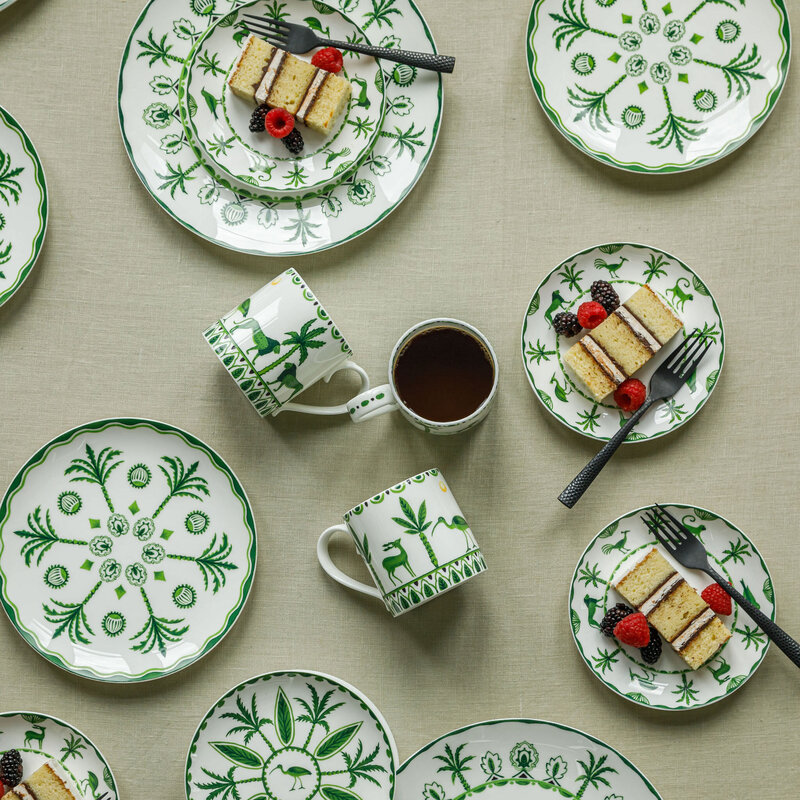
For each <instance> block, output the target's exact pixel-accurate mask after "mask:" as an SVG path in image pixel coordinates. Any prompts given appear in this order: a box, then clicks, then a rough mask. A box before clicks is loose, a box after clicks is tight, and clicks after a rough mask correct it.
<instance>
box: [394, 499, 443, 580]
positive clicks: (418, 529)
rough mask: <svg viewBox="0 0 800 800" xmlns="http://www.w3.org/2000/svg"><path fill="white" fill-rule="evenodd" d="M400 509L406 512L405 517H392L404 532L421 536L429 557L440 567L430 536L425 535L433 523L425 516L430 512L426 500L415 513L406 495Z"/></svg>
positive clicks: (401, 501)
mask: <svg viewBox="0 0 800 800" xmlns="http://www.w3.org/2000/svg"><path fill="white" fill-rule="evenodd" d="M400 509H401V510H402V512H403V514H405V519H403V518H402V517H392V519H393V520H394V521H395V522H396V523H397V524H398V525H400V526H401V527H402V528H403V529H404V530H403V532H404V533H407V534H409V535H411V536H418V537H419V540H420V541H421V542H422V545H423V547H424V548H425V551H426V552H427V554H428V558H430V560H431V564H433V566H434V567H438V566H439V561H438V560H437V558H436V554H435V553H434V552H433V548H432V547H431V543H430V542H429V541H428V537H427V536H426V535H425V531H426V530H428V528H430V527H431V525H433V523H432V522H430V521H428V522H426V521H425V517H426V516H427V513H428V510H427V507H426V505H425V501H424V500H423V501H422V503H421V504H420V507H419V511H418V512H417V513H416V514H415V513H414V509H413V508H411V504H410V503H409V502H408V500H406V499H405V497H401V498H400Z"/></svg>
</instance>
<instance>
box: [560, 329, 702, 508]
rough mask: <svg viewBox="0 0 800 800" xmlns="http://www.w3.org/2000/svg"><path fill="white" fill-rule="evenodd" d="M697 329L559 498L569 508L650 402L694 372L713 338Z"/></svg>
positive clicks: (666, 394) (675, 388) (663, 397)
mask: <svg viewBox="0 0 800 800" xmlns="http://www.w3.org/2000/svg"><path fill="white" fill-rule="evenodd" d="M698 333H699V332H698V330H697V328H695V329H694V330H693V331H692V332H691V333H690V334H689V335H688V336H687V337H686V338H685V339H684V340H683V342H682V343H681V345H680V346H679V347H677V348H675V350H674V351H673V352H672V353H670V354H669V355H668V356H667V357H666V359H665V360H664V362H663V363H662V364H661V366H660V367H659V368H658V369H657V370H656V371H655V373H653V377H652V378H651V379H650V389H649V391H648V393H647V400H645V401H644V403H643V404H642V405H641V406H640V408H638V409H637V410H636V412H635V413H634V414H633V416H632V417H631V418H630V419H629V420H628V421H627V422H626V423H625V424H624V425H623V426H622V427H621V428H620V429H619V430H618V431H617V432H616V433H615V434H614V435H613V436H612V437H611V438H610V439H609V440H608V442H606V444H605V446H604V447H603V449H602V450H601V451H600V452H599V453H598V454H597V455H596V456H595V457H594V458H593V459H592V460H591V461H590V462H589V463H588V464H587V465H586V466H585V467H584V468H583V469H582V470H581V471H580V472H579V473H578V474H577V475H576V476H575V478H573V480H572V481H571V482H570V484H569V486H567V488H566V489H564V491H563V492H561V494H560V495H559V496H558V499H559V500H560V501H561V502H562V503H563V504H564V505H565V506H566V507H567V508H572V507H573V506H574V505H575V503H577V502H578V500H580V499H581V497H583V493H584V492H585V491H586V490H587V489H588V488H589V487H590V486H591V485H592V481H594V479H595V478H596V477H597V476H598V475H599V474H600V471H601V470H602V469H603V467H604V466H605V465H606V464H607V463H608V460H609V459H610V458H611V456H613V455H614V453H616V452H617V448H618V447H619V446H620V445H621V444H622V443H623V442H624V441H625V439H626V438H627V436H628V434H629V433H630V432H631V431H632V430H633V428H634V427H635V425H636V423H637V422H639V420H640V419H641V418H642V417H643V416H644V415H645V414H646V413H647V410H648V409H649V408H650V406H652V405H653V403H657V402H658V401H659V400H666V398H668V397H672V395H674V394H675V393H676V392H677V391H678V389H680V388H681V386H683V384H684V383H686V381H688V380H689V378H690V377H691V376H692V373H693V372H694V371H695V370H696V369H697V367H698V365H699V364H700V362H701V361H702V360H703V356H705V354H706V353H707V352H708V349H709V348H710V347H711V345H712V344H713V340H712V339H709V338H706V337H703V336H699V335H698Z"/></svg>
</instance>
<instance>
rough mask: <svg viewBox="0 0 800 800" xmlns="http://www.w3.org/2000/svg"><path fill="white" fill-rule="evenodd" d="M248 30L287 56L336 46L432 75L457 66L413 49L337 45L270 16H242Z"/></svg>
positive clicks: (342, 43) (300, 26)
mask: <svg viewBox="0 0 800 800" xmlns="http://www.w3.org/2000/svg"><path fill="white" fill-rule="evenodd" d="M244 18H245V19H246V20H247V23H246V24H247V27H248V28H249V30H250V32H251V33H257V34H258V35H259V36H263V37H264V38H265V39H266V40H267V41H268V42H269V43H270V44H271V45H273V46H274V47H279V48H280V49H281V50H288V51H289V52H290V53H307V52H308V51H309V50H313V49H314V48H315V47H336V48H338V49H339V50H349V51H350V52H355V53H365V54H366V55H368V56H375V57H376V58H385V59H386V60H387V61H396V62H397V63H398V64H408V65H410V66H412V67H419V68H420V69H429V70H433V72H452V71H453V67H455V65H456V60H455V58H454V57H453V56H440V55H438V54H436V53H417V52H414V51H412V50H397V49H395V48H393V47H374V46H373V45H370V44H358V43H356V42H339V41H336V40H335V39H323V38H322V37H321V36H317V34H316V33H314V31H312V30H311V28H308V27H306V26H305V25H298V24H297V23H294V22H285V21H284V20H282V19H272V18H269V17H255V16H253V15H252V14H245V15H244Z"/></svg>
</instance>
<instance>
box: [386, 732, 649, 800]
mask: <svg viewBox="0 0 800 800" xmlns="http://www.w3.org/2000/svg"><path fill="white" fill-rule="evenodd" d="M397 794H398V796H399V797H400V798H402V800H467V798H470V797H485V798H487V799H488V800H512V799H513V800H552V799H553V798H556V797H566V798H570V797H571V798H575V799H576V800H577V798H584V800H653V799H654V798H655V800H661V795H660V794H659V793H658V792H657V791H656V790H655V788H654V787H653V785H652V784H651V783H650V781H648V780H647V778H645V776H644V775H642V773H641V772H639V770H638V769H636V767H635V766H634V765H633V764H631V762H630V761H628V759H627V758H625V756H623V755H622V754H621V753H618V752H617V751H616V750H614V748H613V747H610V746H609V745H607V744H605V742H601V741H600V740H599V739H595V738H594V736H590V735H589V734H588V733H583V732H582V731H579V730H576V729H575V728H570V727H568V726H566V725H559V724H558V723H557V722H546V721H545V720H540V719H494V720H489V721H488V722H477V723H475V724H474V725H468V726H467V727H465V728H460V729H459V730H455V731H452V732H451V733H448V734H446V735H444V736H440V737H439V738H438V739H436V740H434V741H433V742H431V743H430V744H428V745H426V746H425V747H423V748H422V749H421V750H418V751H417V752H416V753H414V755H413V756H411V758H409V759H408V760H407V761H405V762H404V763H403V765H402V766H401V767H400V770H399V771H398V773H397Z"/></svg>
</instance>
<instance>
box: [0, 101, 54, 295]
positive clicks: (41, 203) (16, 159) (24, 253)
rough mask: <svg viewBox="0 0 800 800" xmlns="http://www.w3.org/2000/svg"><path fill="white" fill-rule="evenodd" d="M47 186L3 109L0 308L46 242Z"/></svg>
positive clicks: (0, 124) (0, 138) (35, 158)
mask: <svg viewBox="0 0 800 800" xmlns="http://www.w3.org/2000/svg"><path fill="white" fill-rule="evenodd" d="M47 209H48V198H47V183H46V182H45V178H44V170H43V169H42V162H41V161H40V160H39V155H38V154H37V152H36V148H35V147H34V146H33V142H31V140H30V139H29V138H28V135H27V134H26V133H25V131H24V130H23V129H22V126H21V125H20V124H19V123H18V122H17V121H16V120H15V119H14V118H13V117H12V116H11V114H9V113H8V111H6V110H5V109H4V108H3V107H2V106H0V306H2V305H3V303H5V302H6V301H7V300H9V299H10V298H11V296H12V295H13V294H14V293H15V292H16V291H17V289H19V287H20V286H22V283H23V282H24V280H25V278H27V277H28V275H29V274H30V271H31V270H32V269H33V265H34V264H35V263H36V259H37V258H38V257H39V253H40V252H41V250H42V244H43V243H44V236H45V231H46V230H47Z"/></svg>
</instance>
